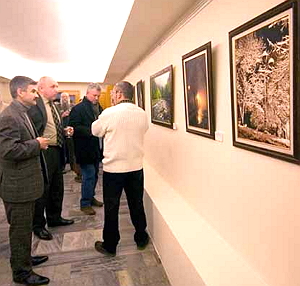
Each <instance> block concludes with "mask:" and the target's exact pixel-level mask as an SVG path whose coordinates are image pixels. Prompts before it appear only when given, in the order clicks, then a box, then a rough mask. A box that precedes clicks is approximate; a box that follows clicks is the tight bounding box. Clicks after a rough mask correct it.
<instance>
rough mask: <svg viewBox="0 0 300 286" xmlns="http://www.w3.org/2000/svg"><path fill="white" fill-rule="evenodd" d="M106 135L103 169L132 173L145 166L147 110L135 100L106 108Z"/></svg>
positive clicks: (103, 122) (104, 119) (104, 112)
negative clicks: (144, 145) (144, 150)
mask: <svg viewBox="0 0 300 286" xmlns="http://www.w3.org/2000/svg"><path fill="white" fill-rule="evenodd" d="M102 118H103V120H102V125H104V126H103V127H104V128H106V130H107V132H106V134H105V137H104V146H105V148H104V154H103V155H104V159H103V169H104V171H107V172H130V171H135V170H140V169H141V168H142V167H143V155H144V152H143V143H144V135H145V133H146V131H147V129H148V122H147V115H146V113H145V111H144V110H143V109H141V108H139V107H138V106H136V105H134V104H132V103H121V104H118V105H116V106H113V107H110V108H107V109H106V110H104V111H103V114H102Z"/></svg>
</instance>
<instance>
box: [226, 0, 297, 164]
mask: <svg viewBox="0 0 300 286" xmlns="http://www.w3.org/2000/svg"><path fill="white" fill-rule="evenodd" d="M298 11H299V0H293V1H286V2H283V3H281V4H280V5H278V6H276V7H274V8H273V9H270V10H269V11H267V12H265V13H263V14H262V15H260V16H258V17H256V18H254V19H253V20H251V21H249V22H247V23H245V24H243V25H242V26H240V27H238V28H236V29H234V30H233V31H231V32H230V33H229V44H230V72H231V74H230V75H231V104H232V129H233V145H234V146H236V147H239V148H244V149H247V150H250V151H254V152H258V153H261V154H264V155H268V156H272V157H274V158H278V159H282V160H285V161H289V162H293V163H297V164H299V107H300V106H299V96H300V94H299V76H300V75H299V59H300V57H299V38H298V34H299V14H298Z"/></svg>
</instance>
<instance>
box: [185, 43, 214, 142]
mask: <svg viewBox="0 0 300 286" xmlns="http://www.w3.org/2000/svg"><path fill="white" fill-rule="evenodd" d="M182 70H183V82H184V99H185V118H186V131H187V132H191V133H194V134H198V135H202V136H205V137H208V138H211V139H214V138H215V124H214V103H213V91H212V64H211V42H209V43H207V44H205V45H203V46H201V47H199V48H197V49H195V50H193V51H191V52H189V53H188V54H186V55H184V56H182Z"/></svg>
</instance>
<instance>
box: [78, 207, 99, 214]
mask: <svg viewBox="0 0 300 286" xmlns="http://www.w3.org/2000/svg"><path fill="white" fill-rule="evenodd" d="M80 210H81V211H82V212H84V213H85V214H86V215H95V214H96V212H95V210H94V209H93V208H92V207H89V206H87V207H81V208H80Z"/></svg>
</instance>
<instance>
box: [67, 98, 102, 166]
mask: <svg viewBox="0 0 300 286" xmlns="http://www.w3.org/2000/svg"><path fill="white" fill-rule="evenodd" d="M98 108H99V112H100V113H101V112H102V108H101V106H100V105H99V104H98ZM96 119H97V118H96V117H95V115H94V111H93V106H92V103H91V102H90V101H89V100H88V99H86V98H85V97H84V98H83V100H82V101H81V102H80V103H78V104H77V105H75V106H74V107H73V108H72V110H71V113H70V119H69V125H70V126H72V127H73V128H74V135H73V140H74V147H75V157H76V162H77V163H79V164H93V163H95V162H97V161H100V160H102V150H100V144H99V138H98V137H95V136H93V134H92V131H91V126H92V123H93V122H94V121H95V120H96Z"/></svg>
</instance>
